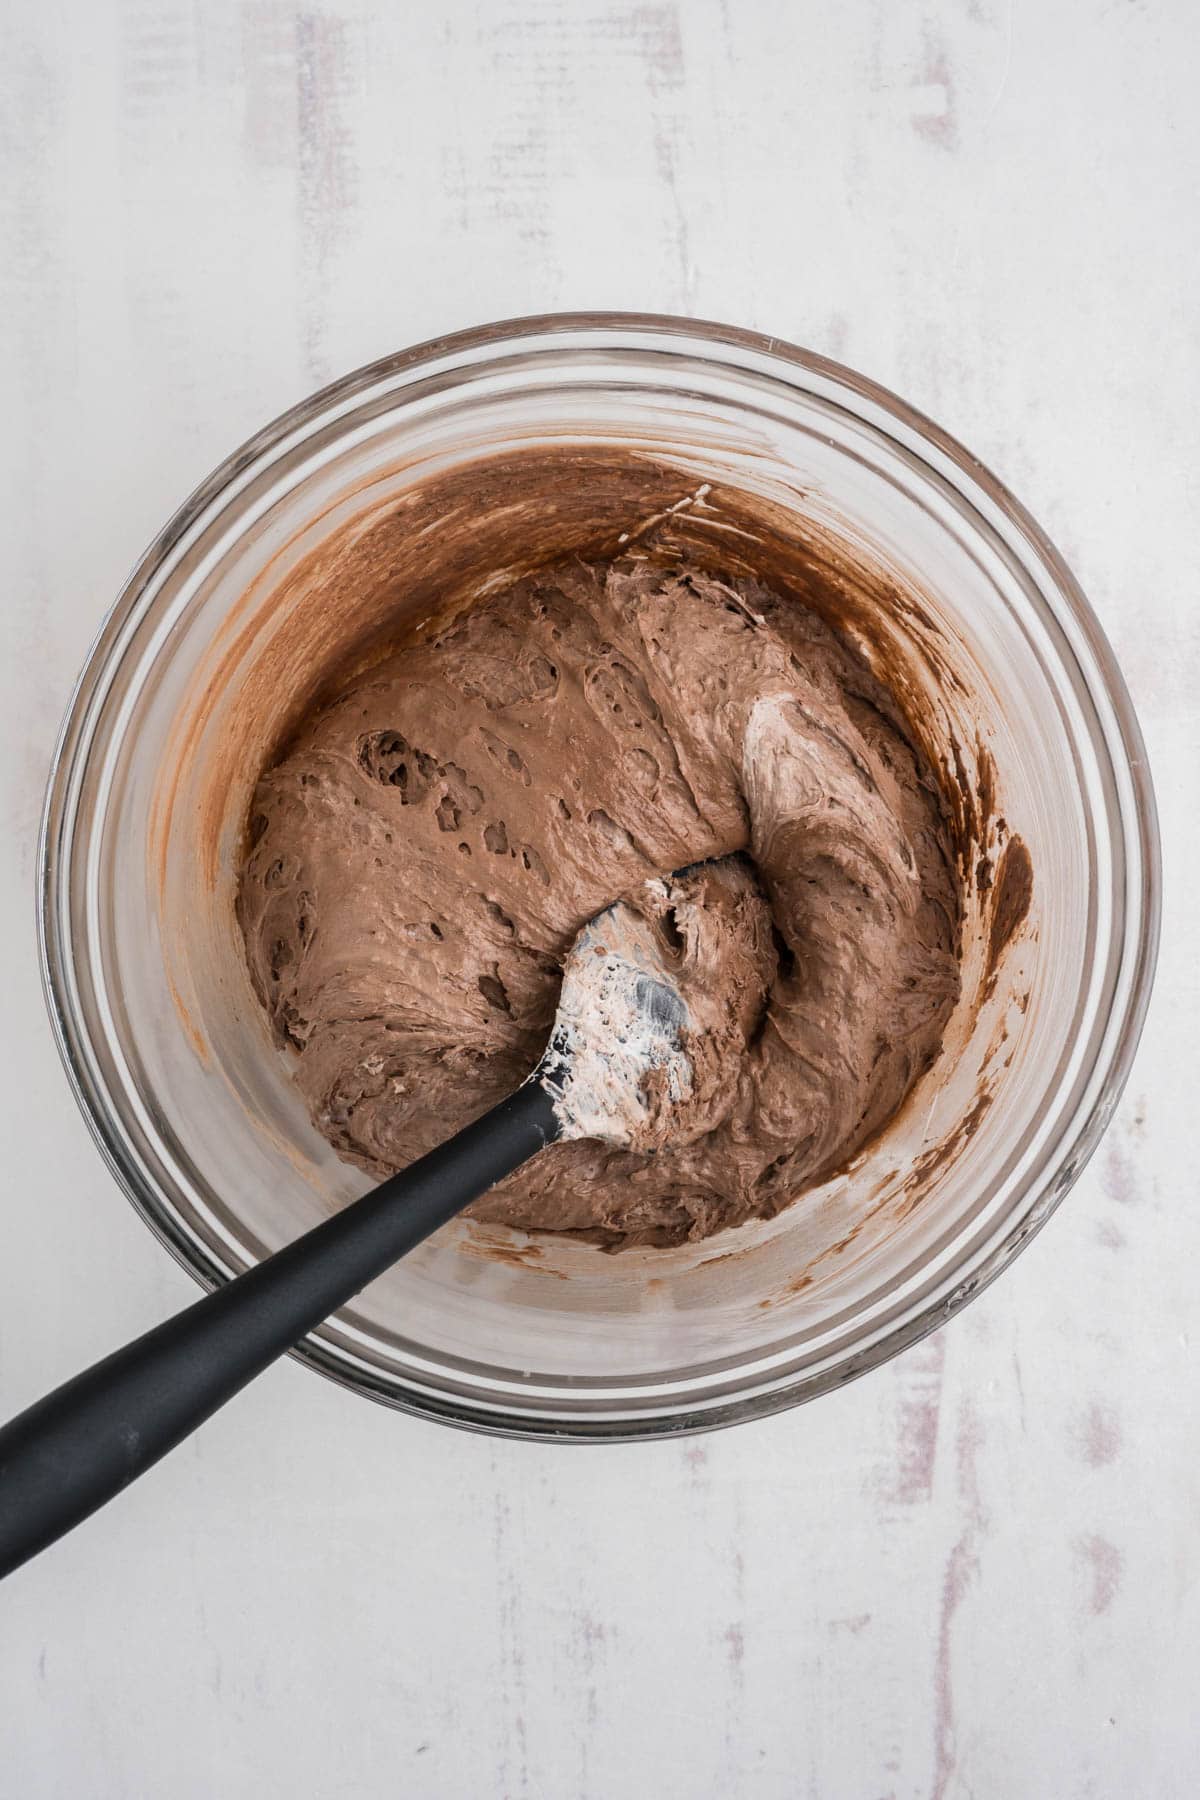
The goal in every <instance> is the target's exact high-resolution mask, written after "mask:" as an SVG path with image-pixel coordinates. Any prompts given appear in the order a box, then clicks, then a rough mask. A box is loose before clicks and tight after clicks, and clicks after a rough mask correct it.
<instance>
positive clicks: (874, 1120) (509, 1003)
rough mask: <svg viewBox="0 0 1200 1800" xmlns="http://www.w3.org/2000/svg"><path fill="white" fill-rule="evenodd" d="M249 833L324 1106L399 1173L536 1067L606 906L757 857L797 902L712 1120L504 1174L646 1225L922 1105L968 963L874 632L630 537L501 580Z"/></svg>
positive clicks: (712, 1102)
mask: <svg viewBox="0 0 1200 1800" xmlns="http://www.w3.org/2000/svg"><path fill="white" fill-rule="evenodd" d="M250 835H251V845H250V848H249V851H248V854H247V856H246V860H245V866H244V870H243V875H242V883H241V891H240V897H239V917H240V920H241V925H242V929H243V932H244V935H245V940H246V949H247V955H248V958H249V963H250V970H251V974H252V977H253V980H254V984H255V987H256V989H257V991H258V993H259V994H260V996H261V997H262V999H263V1001H264V1004H265V1005H266V1007H267V1009H268V1012H269V1015H270V1018H271V1021H272V1024H273V1027H274V1029H275V1031H276V1033H277V1035H278V1037H279V1038H280V1040H281V1041H282V1042H285V1043H287V1044H290V1045H291V1046H292V1047H293V1049H294V1050H295V1052H296V1065H295V1067H296V1080H297V1082H298V1084H299V1086H300V1088H301V1090H302V1092H303V1093H304V1095H305V1098H306V1100H307V1102H308V1104H309V1107H310V1109H311V1112H312V1116H313V1118H314V1120H315V1122H316V1124H317V1125H318V1127H319V1128H320V1130H321V1131H322V1132H323V1133H324V1134H325V1135H326V1136H327V1137H328V1138H329V1140H330V1142H331V1143H333V1144H334V1145H335V1147H336V1148H337V1149H338V1150H339V1151H340V1152H341V1153H342V1154H344V1155H346V1156H348V1157H350V1158H352V1159H353V1160H355V1161H356V1162H358V1163H360V1164H361V1165H362V1166H363V1167H365V1168H367V1169H369V1170H370V1171H371V1172H372V1173H375V1174H379V1175H382V1174H384V1173H385V1172H388V1171H390V1170H393V1169H395V1168H398V1167H401V1166H403V1165H404V1164H405V1163H407V1162H408V1161H410V1160H411V1159H412V1158H413V1157H415V1156H417V1155H419V1154H420V1153H422V1152H423V1151H425V1150H427V1149H429V1148H430V1147H431V1146H432V1145H433V1144H435V1143H437V1142H439V1141H440V1140H441V1139H443V1138H444V1137H446V1136H447V1135H448V1134H449V1133H450V1132H452V1131H454V1130H456V1129H457V1128H458V1127H460V1126H461V1125H463V1124H465V1123H466V1122H467V1121H468V1120H470V1119H471V1118H473V1117H474V1116H476V1115H477V1114H478V1113H480V1112H481V1111H483V1110H484V1108H486V1107H487V1106H488V1105H490V1104H491V1103H492V1102H493V1101H494V1100H496V1099H498V1098H499V1097H500V1096H501V1095H502V1094H504V1093H505V1092H507V1091H508V1090H509V1089H511V1088H512V1087H513V1086H514V1085H515V1084H516V1083H517V1082H518V1081H519V1080H521V1078H522V1077H523V1076H524V1075H525V1074H526V1073H527V1072H528V1071H529V1070H530V1069H531V1068H532V1066H533V1064H534V1063H535V1062H536V1060H537V1058H538V1055H539V1053H540V1051H541V1049H542V1047H543V1044H544V1041H545V1037H546V1033H547V1031H548V1029H549V1026H550V1022H551V1019H552V1017H553V1012H554V1005H555V999H556V994H557V989H558V980H559V964H560V959H561V957H562V955H563V953H564V951H565V950H566V948H567V946H568V945H569V943H570V942H571V940H572V938H573V936H574V934H575V932H576V931H577V930H578V929H579V927H580V925H581V924H582V923H583V922H584V921H585V920H586V919H588V918H590V917H591V916H592V915H593V914H595V913H597V912H598V911H600V910H601V909H602V908H603V907H605V906H607V905H609V904H610V903H611V902H612V901H613V900H614V899H616V898H618V897H619V896H622V895H633V894H635V893H636V892H637V891H638V890H639V889H640V888H641V886H642V884H643V883H644V882H646V881H647V880H653V879H655V878H660V877H663V876H666V875H668V874H670V873H671V872H672V871H674V870H676V869H678V868H680V867H682V866H684V865H688V864H692V863H696V862H699V861H702V860H703V859H706V858H714V857H723V856H730V855H740V856H741V857H742V858H743V859H744V860H745V866H746V869H747V871H748V872H749V877H750V878H752V880H751V881H749V887H750V891H751V892H754V891H756V892H757V894H758V895H761V898H762V899H763V900H765V902H766V905H767V907H768V908H769V912H770V924H769V925H768V924H767V923H766V917H765V913H763V911H762V908H761V907H758V910H757V912H756V913H755V914H754V918H755V920H756V921H761V922H759V923H756V924H755V925H754V928H753V929H749V928H748V926H747V915H746V910H745V906H744V905H743V906H742V907H741V910H740V913H739V917H738V923H737V929H738V930H739V932H740V933H741V934H742V937H741V940H740V942H741V945H742V949H741V950H739V955H738V956H737V957H736V958H733V959H731V963H730V966H731V967H736V968H737V969H738V971H739V975H738V985H737V992H736V993H735V992H733V991H731V992H730V993H729V995H728V1006H729V1009H730V1013H731V1015H736V1017H737V1020H738V1030H737V1032H736V1034H734V1035H735V1037H736V1043H737V1046H738V1050H739V1055H738V1056H737V1058H736V1059H734V1060H732V1061H730V1060H728V1059H727V1060H726V1061H724V1062H714V1064H713V1072H712V1076H711V1081H710V1084H709V1088H708V1089H707V1090H706V1093H705V1095H704V1105H705V1108H706V1111H705V1114H704V1117H705V1120H706V1124H707V1128H706V1129H705V1130H704V1131H703V1133H702V1134H701V1135H699V1136H696V1137H693V1138H692V1140H691V1141H688V1142H679V1143H672V1144H670V1145H666V1146H663V1147H661V1148H659V1149H658V1150H656V1151H654V1152H653V1153H646V1154H643V1153H637V1152H633V1151H623V1150H619V1149H614V1148H612V1147H609V1146H605V1145H602V1144H599V1143H595V1142H586V1143H577V1144H562V1145H558V1146H555V1147H553V1148H552V1149H550V1150H548V1151H546V1152H545V1153H543V1154H542V1155H541V1156H539V1157H538V1158H537V1159H536V1160H535V1161H534V1162H533V1163H531V1164H529V1165H528V1166H527V1167H526V1168H525V1169H523V1170H521V1171H519V1172H518V1173H517V1174H515V1175H513V1176H511V1177H510V1178H509V1179H508V1180H507V1181H505V1182H504V1183H503V1184H502V1185H501V1186H499V1187H497V1188H496V1189H494V1190H493V1191H492V1192H491V1193H490V1194H489V1195H488V1196H487V1197H486V1198H485V1199H484V1200H483V1201H481V1202H479V1203H478V1204H477V1206H476V1208H475V1211H476V1213H477V1214H478V1215H479V1216H481V1217H484V1218H488V1219H493V1220H501V1221H504V1222H507V1223H510V1224H515V1225H521V1226H525V1227H528V1228H533V1229H545V1230H556V1231H576V1232H587V1233H590V1234H594V1235H595V1236H596V1238H597V1240H598V1241H601V1242H604V1243H606V1244H609V1245H611V1246H613V1247H619V1246H620V1245H622V1244H628V1243H650V1244H668V1243H675V1242H679V1241H681V1240H683V1239H686V1238H696V1237H703V1236H705V1235H707V1234H708V1233H710V1232H713V1231H717V1230H720V1229H722V1228H723V1227H725V1226H728V1225H732V1224H736V1223H739V1222H741V1221H742V1220H745V1219H747V1218H749V1217H753V1216H769V1215H772V1214H774V1213H776V1212H778V1211H779V1210H780V1209H781V1208H782V1207H784V1206H786V1205H787V1204H788V1203H789V1202H790V1201H791V1200H793V1199H794V1198H795V1197H796V1196H797V1195H798V1194H800V1193H802V1192H803V1190H804V1189H805V1188H806V1187H807V1186H809V1185H811V1184H812V1183H813V1182H814V1181H815V1180H817V1179H818V1178H820V1177H821V1176H822V1175H824V1174H825V1173H828V1172H829V1171H831V1170H832V1169H833V1168H835V1167H836V1166H837V1165H838V1164H839V1163H841V1162H843V1161H844V1160H845V1159H846V1158H847V1157H848V1156H849V1155H851V1154H852V1153H853V1151H854V1150H855V1149H856V1148H857V1147H858V1146H859V1145H861V1144H862V1143H863V1142H864V1140H865V1139H866V1138H867V1137H869V1136H870V1135H871V1134H872V1133H873V1132H874V1131H875V1130H877V1129H878V1128H879V1127H880V1126H881V1125H883V1124H884V1123H885V1122H886V1121H887V1120H888V1119H889V1118H890V1117H891V1116H892V1115H893V1113H894V1112H895V1111H896V1109H897V1108H898V1106H899V1105H900V1103H901V1101H902V1100H903V1098H904V1096H905V1095H906V1093H907V1092H908V1091H909V1089H910V1088H911V1086H912V1085H913V1083H914V1081H915V1080H916V1078H917V1076H918V1075H919V1074H920V1073H921V1072H922V1070H923V1069H924V1068H926V1067H927V1066H928V1065H929V1063H930V1062H931V1061H932V1059H933V1058H934V1056H935V1055H936V1053H937V1050H938V1047H939V1044H940V1041H941V1034H942V1029H943V1027H944V1024H945V1022H946V1019H947V1017H948V1016H949V1014H950V1011H951V1009H952V1007H953V1005H954V1002H955V999H956V997H957V994H958V987H959V956H958V953H959V932H960V919H961V896H960V892H959V887H958V877H957V875H956V872H955V869H956V865H955V860H954V857H953V854H952V851H951V843H950V834H949V831H948V829H947V825H946V821H945V818H944V816H943V810H942V802H941V798H940V795H939V792H938V789H937V786H936V783H935V781H934V780H933V778H932V776H931V775H930V773H929V771H928V770H927V768H926V767H925V766H924V764H923V762H922V761H921V759H920V757H919V755H918V753H917V752H916V751H915V750H914V748H913V745H912V743H911V741H910V739H909V737H908V736H907V734H906V732H905V730H904V727H903V722H902V720H901V718H900V715H899V713H898V711H897V709H896V708H895V706H894V705H893V703H892V701H891V699H890V697H889V696H888V694H887V693H886V691H885V690H884V689H883V688H882V687H881V686H880V685H879V683H878V682H877V681H876V680H875V679H874V678H873V677H872V676H871V675H870V674H869V673H868V672H867V670H866V669H865V667H864V666H863V665H862V664H861V662H860V661H859V660H858V659H857V657H856V656H855V655H854V654H853V652H852V651H851V650H850V649H849V648H848V647H847V646H846V645H845V644H843V643H842V642H841V641H840V640H839V639H838V638H837V637H836V636H835V635H834V634H833V633H832V632H831V631H830V630H829V629H828V628H827V627H826V626H825V625H824V624H823V623H821V622H820V621H819V620H818V619H817V618H816V617H815V615H814V614H812V613H811V612H809V611H807V610H806V609H805V608H804V607H803V606H801V605H800V604H799V602H798V601H796V600H794V599H792V598H790V597H788V596H785V595H781V594H776V593H774V592H772V591H770V590H768V589H766V588H765V587H763V586H761V585H760V584H758V583H756V582H754V581H751V580H748V579H744V578H738V579H736V580H731V581H730V582H728V583H726V582H722V581H720V580H717V579H715V578H714V577H713V576H711V575H709V574H704V573H701V572H699V571H689V570H688V569H686V568H673V569H672V568H667V569H664V568H663V567H661V566H658V565H656V564H655V563H653V562H650V561H638V560H634V559H632V558H626V559H624V560H621V561H618V562H616V563H612V564H607V565H583V564H572V565H565V566H560V567H558V568H555V569H553V570H550V571H548V572H546V573H544V574H542V575H541V576H538V577H533V578H530V579H527V580H525V581H522V582H520V583H518V584H517V585H515V586H513V587H511V588H509V589H508V590H507V591H505V592H504V593H501V594H498V595H494V596H492V597H491V598H488V599H486V600H483V601H481V602H479V603H478V604H477V605H476V606H475V607H473V608H472V609H471V610H470V611H468V612H467V613H466V614H464V615H463V616H462V617H461V618H460V619H458V620H457V621H456V622H454V623H453V624H451V625H449V626H448V627H447V628H445V629H444V630H443V631H441V633H440V634H439V635H437V636H436V637H434V638H432V639H430V640H427V641H425V642H414V643H411V644H409V645H408V646H406V647H403V648H400V649H397V650H396V651H394V652H393V653H391V654H390V655H389V656H388V657H387V658H386V660H384V661H382V662H380V663H377V664H376V665H375V667H374V668H372V669H371V670H370V671H368V672H367V673H366V674H365V675H361V676H360V677H358V678H357V679H355V680H354V681H352V682H351V684H350V685H349V686H348V687H347V688H346V689H345V691H344V692H342V693H341V694H340V695H339V696H337V698H335V699H334V700H333V702H332V703H331V704H328V705H326V706H325V707H324V708H323V709H322V710H320V711H319V712H318V713H317V714H316V715H315V716H314V717H312V718H311V719H309V720H308V721H307V723H306V724H304V725H303V727H302V728H301V730H300V732H299V733H298V735H297V736H296V737H295V738H294V740H293V742H292V745H291V747H290V749H289V750H288V752H287V754H286V755H285V756H284V758H283V760H282V761H281V762H279V763H278V764H277V765H276V766H275V767H274V768H272V769H270V770H269V771H268V772H267V773H265V774H264V775H263V777H262V778H261V780H260V782H259V785H258V789H257V793H256V796H255V800H254V805H253V809H252V818H251V834H250ZM755 904H756V905H757V901H756V902H755ZM691 928H692V930H693V931H696V930H698V926H697V922H696V921H695V920H693V921H692V926H691ZM712 928H713V929H720V923H719V921H718V923H717V925H716V926H714V927H712ZM697 942H700V940H699V939H697ZM747 947H748V948H747ZM685 948H686V946H685Z"/></svg>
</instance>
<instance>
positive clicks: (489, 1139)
mask: <svg viewBox="0 0 1200 1800" xmlns="http://www.w3.org/2000/svg"><path fill="white" fill-rule="evenodd" d="M557 1136H558V1122H557V1120H556V1119H555V1116H554V1110H553V1105H552V1103H551V1100H550V1097H549V1095H548V1094H547V1092H546V1090H545V1089H544V1088H543V1087H542V1086H541V1085H540V1084H539V1083H538V1082H536V1081H531V1082H528V1083H527V1084H526V1085H525V1086H524V1087H522V1088H520V1089H518V1091H517V1092H516V1093H515V1094H513V1095H511V1096H510V1097H509V1098H508V1099H507V1100H502V1101H501V1102H500V1104H499V1106H496V1107H493V1109H492V1111H491V1112H489V1113H486V1114H485V1115H484V1117H483V1118H482V1119H477V1120H476V1121H475V1123H474V1124H473V1125H468V1126H467V1128H466V1130H465V1131H460V1132H459V1134H458V1136H457V1137H454V1138H451V1140H450V1141H449V1143H446V1144H442V1145H441V1146H440V1148H438V1149H437V1150H432V1151H430V1153H429V1155H428V1156H423V1157H422V1158H421V1159H420V1161H419V1162H415V1163H413V1164H412V1165H411V1167H409V1168H407V1169H405V1170H404V1171H403V1172H402V1173H401V1174H399V1175H394V1176H393V1177H392V1178H391V1180H389V1181H385V1182H384V1183H383V1184H382V1185H381V1186H380V1187H377V1188H375V1189H373V1190H372V1192H371V1193H369V1194H364V1196H363V1198H362V1199H361V1200H357V1201H355V1202H354V1203H353V1204H352V1205H350V1206H347V1207H345V1208H344V1209H343V1210H342V1211H341V1212H339V1213H337V1214H335V1216H334V1217H333V1218H332V1219H329V1220H327V1221H326V1222H325V1224H323V1225H318V1226H316V1227H315V1229H314V1230H312V1231H310V1232H307V1233H306V1234H305V1236H304V1237H302V1238H298V1239H297V1240H296V1242H295V1243H294V1244H289V1245H288V1246H287V1248H286V1249H284V1250H280V1251H279V1252H278V1253H277V1254H276V1255H275V1256H272V1257H269V1258H268V1259H267V1260H266V1261H265V1262H261V1263H259V1264H258V1265H257V1266H256V1267H255V1268H253V1269H249V1270H247V1272H246V1273H245V1274H244V1275H239V1276H238V1277H237V1279H236V1280H234V1281H230V1282H228V1283H227V1284H226V1285H225V1286H224V1287H221V1288H218V1289H217V1290H216V1291H215V1293H212V1294H208V1295H206V1296H205V1298H204V1299H203V1300H198V1301H197V1302H196V1303H195V1305H194V1306H189V1307H188V1308H187V1310H186V1311H185V1312H181V1313H179V1314H178V1316H177V1317H176V1318H174V1319H168V1320H167V1321H166V1323H165V1324H163V1325H159V1326H157V1327H156V1328H155V1329H154V1330H153V1331H148V1332H147V1333H146V1335H145V1336H144V1337H140V1338H138V1339H136V1340H135V1342H133V1343H132V1344H128V1345H126V1347H125V1348H124V1349H123V1350H117V1351H115V1352H114V1354H113V1355H112V1356H106V1357H105V1358H104V1360H103V1361H102V1362H98V1363H96V1364H95V1366H94V1367H93V1368H90V1369H87V1370H85V1371H84V1373H83V1374H82V1375H76V1376H75V1378H74V1379H73V1380H72V1381H68V1382H65V1383H64V1384H63V1386H62V1387H60V1388H56V1389H55V1391H54V1393H52V1394H48V1395H47V1396H46V1398H45V1399H44V1400H38V1401H37V1402H35V1404H34V1405H33V1406H31V1407H29V1408H28V1410H27V1411H25V1412H23V1413H21V1414H20V1415H19V1416H18V1417H17V1418H15V1419H13V1420H11V1421H10V1423H9V1424H7V1425H5V1426H4V1427H3V1428H2V1429H0V1576H3V1575H7V1574H8V1573H9V1571H10V1570H12V1569H15V1568H16V1567H17V1566H18V1565H19V1564H20V1563H23V1562H24V1561H25V1560H26V1559H27V1558H28V1557H30V1556H34V1555H36V1553H37V1552H38V1551H39V1550H44V1549H45V1547H46V1546H47V1544H51V1543H53V1541H54V1540H55V1538H58V1537H61V1536H62V1534H63V1533H64V1532H65V1531H69V1530H70V1529H71V1527H72V1526H73V1525H78V1524H79V1522H80V1521H81V1520H82V1519H86V1518H87V1516H88V1514H89V1513H91V1512H94V1511H95V1509H96V1508H97V1507H98V1506H101V1505H102V1504H103V1503H104V1501H105V1500H109V1499H111V1498H112V1496H113V1495H114V1494H116V1493H119V1492H120V1490H121V1489H122V1488H123V1487H126V1486H128V1484H129V1483H130V1482H131V1481H132V1480H134V1478H135V1477H136V1476H138V1475H140V1474H141V1473H142V1471H143V1469H148V1468H149V1467H150V1466H151V1464H152V1463H155V1462H157V1461H158V1459H159V1457H160V1456H165V1455H166V1453H167V1451H168V1450H172V1449H174V1447H175V1445H176V1444H178V1443H179V1442H180V1440H181V1439H182V1438H185V1437H186V1436H187V1435H188V1433H189V1432H191V1431H194V1430H195V1428H196V1426H197V1425H200V1424H203V1422H204V1420H205V1419H207V1418H208V1417H209V1415H210V1414H211V1413H213V1412H215V1411H216V1409H217V1408H218V1407H219V1406H222V1405H224V1403H225V1401H226V1400H229V1399H232V1397H233V1395H234V1394H236V1393H237V1392H238V1391H239V1390H240V1389H241V1388H243V1387H245V1385H246V1383H247V1382H248V1381H250V1380H252V1379H253V1377H254V1376H255V1375H257V1374H258V1373H259V1372H260V1371H261V1370H262V1369H265V1368H266V1366H267V1364H268V1363H271V1362H274V1360H275V1358H276V1357H278V1356H282V1355H283V1353H284V1351H286V1350H290V1349H291V1347H292V1346H293V1345H294V1344H296V1343H297V1342H298V1341H299V1340H300V1339H301V1338H302V1337H303V1336H304V1335H305V1334H306V1333H307V1332H309V1331H311V1330H312V1329H313V1328H314V1326H317V1325H319V1324H320V1323H321V1321H322V1320H323V1319H327V1318H328V1317H329V1315H330V1313H333V1312H336V1311H337V1309H338V1308H339V1307H340V1306H344V1305H345V1304H346V1302H347V1301H348V1300H351V1299H353V1297H354V1295H355V1294H357V1293H359V1292H360V1290H361V1289H362V1288H364V1287H365V1286H366V1285H367V1283H368V1282H369V1281H373V1280H374V1279H375V1277H376V1276H377V1275H381V1274H382V1273H383V1271H384V1270H385V1269H388V1268H390V1267H391V1265H392V1264H393V1263H394V1262H395V1261H396V1260H397V1259H398V1258H399V1257H401V1256H403V1255H404V1254H405V1252H406V1251H408V1250H411V1249H413V1247H414V1246H415V1245H417V1244H419V1243H420V1242H421V1240H422V1239H423V1238H426V1237H428V1236H429V1234H430V1232H432V1231H436V1230H437V1228H438V1226H439V1225H444V1224H445V1222H446V1221H447V1219H450V1218H453V1216H454V1214H455V1213H457V1212H460V1211H461V1210H462V1208H463V1207H464V1206H467V1205H468V1204H469V1203H470V1202H471V1201H472V1200H474V1199H477V1198H478V1196H479V1195H480V1194H482V1193H484V1192H485V1191H486V1190H487V1189H488V1188H489V1187H491V1186H492V1185H493V1183H495V1182H497V1181H499V1180H501V1179H502V1177H503V1176H505V1175H507V1174H509V1173H510V1172H511V1170H513V1169H515V1168H517V1167H518V1165H519V1164H521V1163H523V1162H524V1161H525V1160H526V1159H527V1158H528V1157H530V1156H532V1155H534V1153H535V1152H536V1151H538V1150H540V1149H541V1148H542V1147H543V1145H545V1144H548V1143H551V1142H552V1141H553V1140H554V1139H555V1138H556V1137H557Z"/></svg>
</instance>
